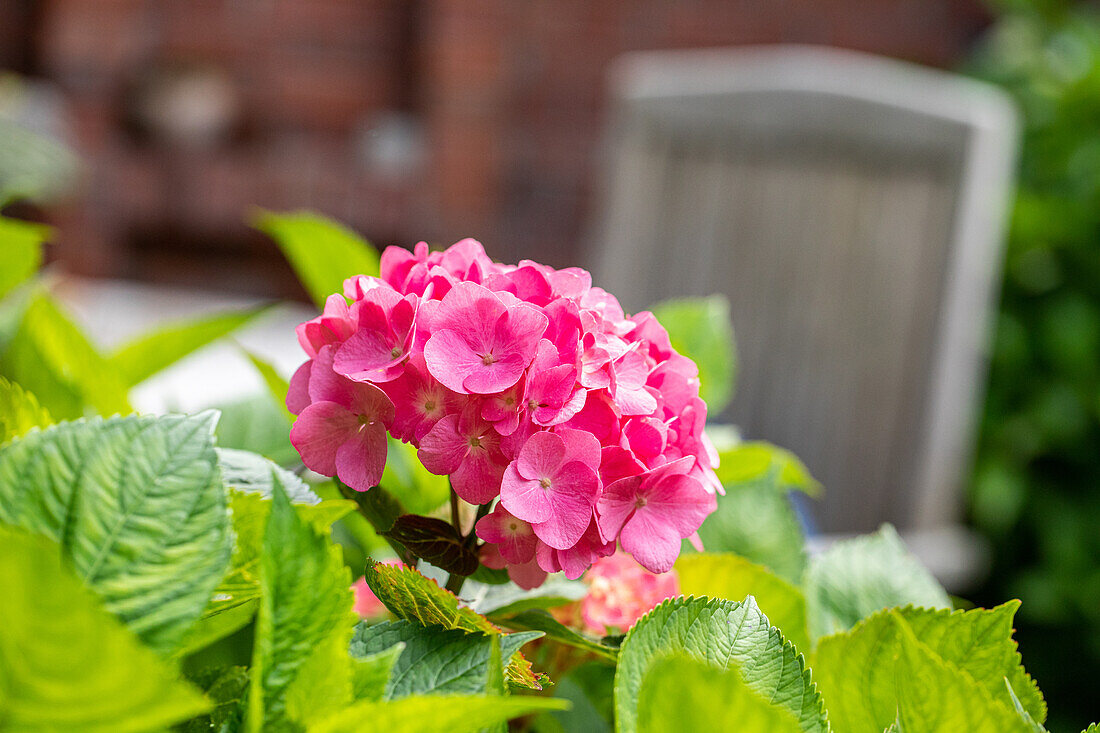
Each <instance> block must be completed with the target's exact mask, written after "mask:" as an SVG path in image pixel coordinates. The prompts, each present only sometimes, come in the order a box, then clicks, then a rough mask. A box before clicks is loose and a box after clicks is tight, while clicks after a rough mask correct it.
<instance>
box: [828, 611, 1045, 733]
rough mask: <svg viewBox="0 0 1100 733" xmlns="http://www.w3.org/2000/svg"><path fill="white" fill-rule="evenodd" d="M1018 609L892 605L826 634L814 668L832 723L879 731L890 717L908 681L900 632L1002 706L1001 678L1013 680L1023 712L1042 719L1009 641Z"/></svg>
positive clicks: (1037, 697) (1005, 700) (1007, 702)
mask: <svg viewBox="0 0 1100 733" xmlns="http://www.w3.org/2000/svg"><path fill="white" fill-rule="evenodd" d="M1018 606H1019V603H1018V602H1012V603H1006V604H1004V605H1002V606H998V607H997V608H994V609H991V610H986V609H974V610H971V611H955V612H951V611H948V610H930V609H920V608H903V609H890V610H887V611H881V612H879V613H876V614H874V615H873V616H871V617H870V618H868V619H866V620H864V621H862V622H861V623H860V624H858V625H857V626H856V627H855V628H854V629H852V630H851V631H848V632H845V633H841V634H836V635H834V636H828V637H825V638H824V639H822V640H821V641H820V643H819V645H818V649H817V653H816V654H815V656H814V660H813V669H814V676H815V678H816V679H817V683H818V687H819V688H820V689H821V694H822V695H823V696H824V698H825V702H826V705H827V706H828V709H829V717H830V719H831V720H832V721H833V724H834V725H835V726H837V728H838V729H841V730H852V731H861V730H866V731H871V730H875V731H878V730H882V728H883V727H884V726H885V725H887V724H888V723H889V722H890V721H892V720H893V719H894V717H895V715H896V710H897V705H898V696H899V695H900V694H901V693H900V692H899V685H900V686H904V685H905V684H906V681H905V678H904V677H903V676H901V675H902V670H901V668H900V667H896V665H897V664H898V659H899V655H900V653H901V652H900V651H899V644H901V643H902V642H903V636H905V635H909V636H912V637H913V639H914V640H916V641H918V642H920V644H921V645H922V648H924V649H927V651H928V652H929V653H930V654H933V655H935V656H936V657H937V659H938V660H939V662H941V663H942V664H944V665H947V666H949V667H951V668H952V669H954V670H957V671H959V672H960V673H962V674H964V675H965V676H966V677H967V679H968V680H970V682H971V684H973V685H975V686H977V687H979V688H981V690H982V692H983V693H984V695H985V697H988V698H989V699H991V700H997V701H998V702H999V704H1000V705H1001V706H1003V707H1004V708H1005V709H1006V710H1007V709H1009V707H1010V706H1011V696H1010V695H1008V694H1006V690H1005V683H1006V681H1011V682H1010V684H1011V686H1012V688H1013V689H1014V693H1015V694H1019V695H1021V696H1022V699H1024V700H1025V701H1026V707H1027V708H1029V709H1028V711H1027V712H1028V713H1029V714H1031V713H1034V715H1035V717H1036V718H1037V719H1038V720H1039V721H1040V722H1041V721H1042V720H1043V719H1044V718H1045V717H1046V706H1045V703H1044V702H1043V698H1042V695H1041V694H1040V693H1039V690H1038V688H1037V687H1036V686H1035V683H1034V682H1033V681H1032V680H1031V678H1030V677H1028V676H1027V674H1026V673H1025V672H1024V670H1023V667H1022V666H1021V665H1020V655H1019V653H1018V652H1017V650H1016V643H1015V642H1014V641H1013V639H1012V617H1013V614H1014V613H1015V611H1016V608H1018ZM903 632H904V633H903ZM895 680H898V682H895ZM903 722H904V721H903ZM960 730H961V729H960Z"/></svg>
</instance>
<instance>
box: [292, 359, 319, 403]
mask: <svg viewBox="0 0 1100 733" xmlns="http://www.w3.org/2000/svg"><path fill="white" fill-rule="evenodd" d="M312 366H313V360H312V359H311V360H309V361H307V362H306V363H305V364H302V365H301V366H300V367H298V368H297V369H296V370H295V371H294V375H293V376H292V377H291V378H290V385H289V388H288V389H287V393H286V409H288V410H290V412H291V414H293V415H297V414H299V413H301V412H302V410H304V409H306V408H307V407H309V403H310V399H309V372H310V368H311V367H312Z"/></svg>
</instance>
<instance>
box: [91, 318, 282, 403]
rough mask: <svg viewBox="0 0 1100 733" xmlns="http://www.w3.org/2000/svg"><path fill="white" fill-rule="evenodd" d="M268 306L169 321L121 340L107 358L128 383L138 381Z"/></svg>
mask: <svg viewBox="0 0 1100 733" xmlns="http://www.w3.org/2000/svg"><path fill="white" fill-rule="evenodd" d="M267 309H268V306H259V307H255V308H247V309H244V310H237V311H230V312H225V313H215V314H213V315H207V316H202V317H199V318H193V319H189V320H187V321H181V322H178V323H170V324H167V325H165V326H161V327H160V328H158V329H157V330H155V331H152V332H150V333H145V334H142V335H141V336H138V337H137V338H136V339H134V340H132V341H129V342H127V343H125V344H123V345H122V346H120V347H119V348H117V349H115V351H114V352H112V353H111V355H110V356H109V357H107V360H108V362H110V364H111V365H112V366H113V367H114V368H115V369H117V370H118V371H119V373H121V374H122V375H123V378H124V379H125V380H126V383H127V384H128V385H130V386H133V385H135V384H140V383H141V382H144V381H145V380H146V379H148V378H149V377H151V376H153V375H154V374H156V373H157V372H159V371H161V370H162V369H165V368H167V367H169V366H171V365H172V364H174V363H176V362H177V361H179V360H180V359H182V358H183V357H185V356H187V355H188V354H191V353H193V352H195V351H198V350H199V349H201V348H202V347H203V346H206V345H207V344H210V343H213V342H214V341H217V340H218V339H220V338H222V337H223V336H228V335H229V334H231V333H233V332H234V331H236V330H237V329H238V328H240V327H241V326H244V325H245V324H247V323H248V322H250V321H251V320H252V319H254V318H255V317H256V316H258V315H260V314H261V313H264V312H265V311H266V310H267Z"/></svg>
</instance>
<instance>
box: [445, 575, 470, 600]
mask: <svg viewBox="0 0 1100 733" xmlns="http://www.w3.org/2000/svg"><path fill="white" fill-rule="evenodd" d="M465 582H466V576H465V575H458V574H456V573H451V574H450V575H448V576H447V585H445V586H444V587H445V588H446V589H447V590H449V591H450V592H451V593H454V594H455V595H456V596H457V595H458V592H459V591H460V590H462V584H463V583H465Z"/></svg>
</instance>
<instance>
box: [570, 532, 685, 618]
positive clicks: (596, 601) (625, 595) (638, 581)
mask: <svg viewBox="0 0 1100 733" xmlns="http://www.w3.org/2000/svg"><path fill="white" fill-rule="evenodd" d="M584 580H585V582H586V583H587V584H588V593H587V594H586V595H585V597H584V600H583V601H581V617H582V618H583V619H584V624H585V626H586V627H588V629H589V630H590V631H592V632H593V633H595V634H606V633H609V631H610V632H614V633H622V634H625V633H626V632H627V631H628V630H629V629H630V627H631V626H633V625H634V624H635V622H637V621H638V619H640V618H641V617H642V616H644V615H645V614H647V613H648V612H649V611H650V609H652V608H653V607H654V606H656V605H657V604H658V603H660V602H661V601H663V600H664V599H666V598H672V597H673V596H677V595H679V594H680V580H679V578H678V577H677V575H676V572H675V571H669V572H667V573H662V574H660V575H657V574H654V573H651V572H649V571H648V570H646V569H645V568H643V567H642V566H641V565H639V564H638V563H637V562H636V561H635V560H633V559H632V558H631V557H630V556H629V555H627V554H626V553H624V552H617V553H615V554H614V555H611V556H610V557H605V558H603V559H600V560H597V561H596V562H595V563H593V565H592V568H591V569H590V570H589V571H588V574H587V575H585V577H584Z"/></svg>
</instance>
